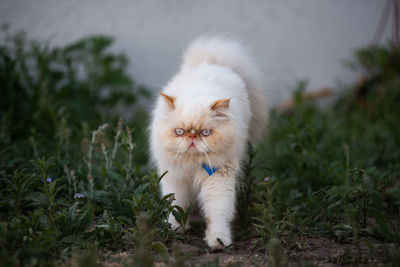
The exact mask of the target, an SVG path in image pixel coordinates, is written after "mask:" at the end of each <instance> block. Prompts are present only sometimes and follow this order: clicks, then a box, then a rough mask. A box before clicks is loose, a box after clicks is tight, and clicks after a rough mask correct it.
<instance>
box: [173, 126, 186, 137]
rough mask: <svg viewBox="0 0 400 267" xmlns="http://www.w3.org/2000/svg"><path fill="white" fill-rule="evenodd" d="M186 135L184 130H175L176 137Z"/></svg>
mask: <svg viewBox="0 0 400 267" xmlns="http://www.w3.org/2000/svg"><path fill="white" fill-rule="evenodd" d="M184 133H185V130H183V129H182V128H177V129H175V134H176V135H179V136H181V135H183V134H184Z"/></svg>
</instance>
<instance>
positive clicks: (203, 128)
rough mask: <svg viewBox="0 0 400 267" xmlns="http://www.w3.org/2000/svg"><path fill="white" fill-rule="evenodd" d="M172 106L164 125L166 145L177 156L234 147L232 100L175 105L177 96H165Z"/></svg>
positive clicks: (200, 153) (221, 150)
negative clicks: (231, 118) (229, 111)
mask: <svg viewBox="0 0 400 267" xmlns="http://www.w3.org/2000/svg"><path fill="white" fill-rule="evenodd" d="M163 98H164V100H165V101H166V102H167V103H168V105H169V107H170V111H169V115H168V117H167V119H166V120H165V122H164V124H163V127H162V135H163V136H164V140H163V143H164V148H165V149H167V150H168V151H169V152H171V153H172V154H174V155H182V154H187V155H191V156H195V155H209V154H220V153H223V152H224V151H226V150H227V147H228V146H231V144H232V143H233V141H234V140H233V139H234V136H235V135H234V131H233V125H232V122H231V120H230V118H229V115H228V114H227V109H228V108H229V101H230V99H222V100H217V101H214V102H212V103H211V104H210V105H203V106H201V105H198V106H196V107H194V105H192V104H191V103H187V105H177V106H176V105H175V101H174V98H173V97H170V98H168V96H164V95H163Z"/></svg>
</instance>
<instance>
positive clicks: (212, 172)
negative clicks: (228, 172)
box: [201, 163, 218, 176]
mask: <svg viewBox="0 0 400 267" xmlns="http://www.w3.org/2000/svg"><path fill="white" fill-rule="evenodd" d="M201 167H203V169H204V170H205V171H206V172H207V173H208V175H209V176H211V175H213V174H214V173H215V172H216V171H218V168H217V167H211V166H208V165H207V164H205V163H203V164H202V165H201Z"/></svg>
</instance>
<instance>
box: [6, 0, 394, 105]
mask: <svg viewBox="0 0 400 267" xmlns="http://www.w3.org/2000/svg"><path fill="white" fill-rule="evenodd" d="M384 4H385V1H384V0H351V1H349V0H307V1H306V0H303V1H300V0H264V1H261V0H247V1H243V0H218V1H211V0H192V1H188V0H187V1H184V0H142V1H140V0H0V24H1V25H2V24H5V23H7V24H9V26H10V29H11V32H13V31H17V30H24V31H26V32H27V33H28V36H29V37H33V38H37V39H42V40H47V41H50V43H51V44H53V45H59V44H65V43H69V42H72V41H75V40H77V39H79V38H81V37H84V36H87V35H90V34H106V35H111V36H113V37H115V45H114V47H113V49H114V50H115V51H123V52H124V53H126V55H127V56H128V58H129V59H130V62H131V63H130V66H129V72H130V73H131V74H132V75H133V77H134V78H135V79H136V80H137V81H138V82H139V83H143V84H145V85H148V86H150V87H151V88H153V89H155V90H157V89H159V88H160V87H162V86H163V85H164V84H165V83H166V82H167V81H168V79H169V78H170V77H171V75H173V74H174V73H175V72H176V71H177V69H178V66H179V62H180V58H181V54H182V51H183V50H184V48H185V47H186V46H187V44H188V43H189V42H190V40H192V39H193V38H195V37H196V36H198V35H202V34H206V33H230V34H233V36H236V37H237V38H239V39H241V40H242V41H243V42H244V43H245V44H247V45H248V46H249V47H250V48H251V50H252V52H253V54H254V57H255V59H256V61H257V63H258V64H259V65H260V66H261V67H262V70H263V73H264V80H265V83H266V85H267V87H268V91H267V95H268V96H269V98H270V99H271V101H272V102H273V103H278V102H281V101H282V100H284V99H286V98H287V97H288V96H289V95H290V88H291V87H293V85H294V84H295V82H296V80H297V79H300V78H309V81H310V83H309V88H311V89H314V88H320V87H323V86H334V85H337V83H338V82H339V81H340V82H341V83H350V82H352V81H354V79H355V78H356V76H357V75H356V74H355V73H351V72H349V71H348V70H347V69H345V68H344V67H343V66H342V61H343V60H346V59H349V58H350V57H351V55H352V51H353V49H354V48H357V47H360V46H364V45H367V44H369V43H371V41H372V39H373V35H374V32H375V30H376V28H377V25H378V22H379V19H380V16H381V13H382V10H383V7H384ZM389 35H390V31H388V30H387V31H386V32H385V34H384V37H383V40H385V39H387V38H388V37H389Z"/></svg>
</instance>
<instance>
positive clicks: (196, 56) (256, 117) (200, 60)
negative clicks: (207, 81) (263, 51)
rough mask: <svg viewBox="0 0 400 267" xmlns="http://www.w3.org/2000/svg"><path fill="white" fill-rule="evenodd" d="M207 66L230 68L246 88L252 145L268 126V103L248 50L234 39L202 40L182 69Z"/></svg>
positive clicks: (186, 55)
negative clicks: (206, 64) (249, 110)
mask: <svg viewBox="0 0 400 267" xmlns="http://www.w3.org/2000/svg"><path fill="white" fill-rule="evenodd" d="M204 63H208V64H215V65H220V66H225V67H228V68H230V69H231V70H232V71H234V72H235V73H237V74H238V75H239V76H240V77H241V78H242V80H243V81H244V83H245V84H246V88H247V91H248V95H249V100H250V107H251V112H252V118H251V122H250V131H249V134H250V141H251V142H252V143H254V142H255V141H256V140H257V139H258V138H260V137H261V135H262V133H263V131H264V130H265V128H266V126H267V121H268V103H267V100H266V97H265V91H264V87H263V85H262V82H261V79H260V73H259V70H258V69H257V67H256V66H255V65H254V63H253V61H252V59H251V57H250V54H249V53H248V51H247V49H246V48H245V47H244V46H243V45H242V44H240V43H239V42H238V41H236V40H234V39H231V38H226V37H222V36H212V37H200V38H198V39H196V40H194V41H193V42H192V43H191V44H190V45H189V47H188V49H187V50H186V52H185V53H184V56H183V64H182V68H183V69H186V68H195V67H197V66H199V65H201V64H204Z"/></svg>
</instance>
